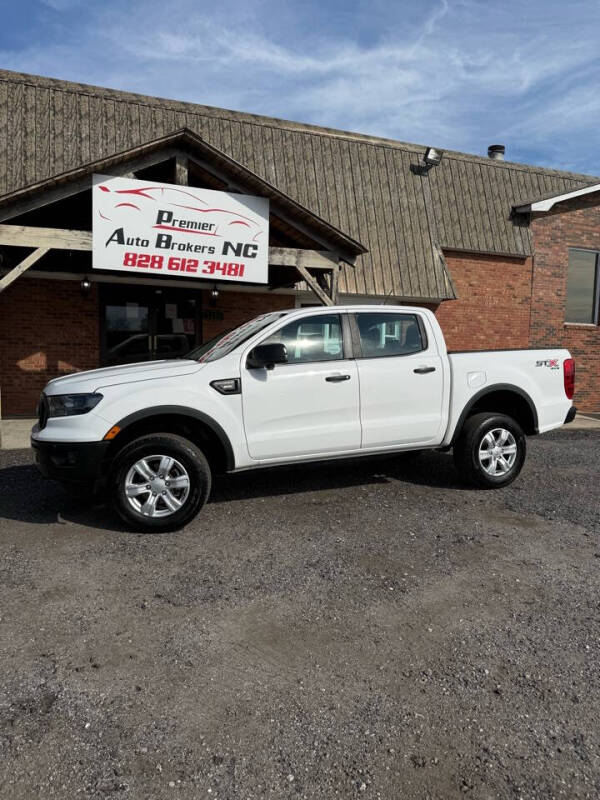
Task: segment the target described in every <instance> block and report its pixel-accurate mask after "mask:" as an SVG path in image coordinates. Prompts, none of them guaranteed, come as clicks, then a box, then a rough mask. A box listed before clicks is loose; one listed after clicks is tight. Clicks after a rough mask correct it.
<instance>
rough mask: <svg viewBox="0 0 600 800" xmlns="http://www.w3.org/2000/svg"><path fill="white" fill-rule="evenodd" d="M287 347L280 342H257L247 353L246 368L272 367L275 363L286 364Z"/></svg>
mask: <svg viewBox="0 0 600 800" xmlns="http://www.w3.org/2000/svg"><path fill="white" fill-rule="evenodd" d="M287 360H288V357H287V349H286V346H285V345H284V344H282V343H281V342H273V343H272V344H258V345H256V347H254V348H253V349H252V350H251V351H250V352H249V353H248V359H247V361H246V367H247V368H248V369H262V368H263V367H266V368H267V369H273V367H274V366H275V364H287Z"/></svg>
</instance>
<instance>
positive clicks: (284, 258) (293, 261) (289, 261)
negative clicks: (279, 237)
mask: <svg viewBox="0 0 600 800" xmlns="http://www.w3.org/2000/svg"><path fill="white" fill-rule="evenodd" d="M269 264H272V265H273V266H275V267H297V266H298V264H300V265H301V266H303V267H305V268H306V269H324V270H330V269H333V268H334V267H336V268H337V265H338V256H337V255H336V254H335V253H330V252H329V251H327V250H301V249H296V248H294V247H269Z"/></svg>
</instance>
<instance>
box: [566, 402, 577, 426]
mask: <svg viewBox="0 0 600 800" xmlns="http://www.w3.org/2000/svg"><path fill="white" fill-rule="evenodd" d="M575 414H577V408H576V407H575V406H571V408H570V409H569V410H568V411H567V416H566V417H565V423H564V424H565V425H568V424H569V422H573V420H574V419H575Z"/></svg>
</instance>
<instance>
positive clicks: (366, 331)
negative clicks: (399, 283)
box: [356, 313, 425, 358]
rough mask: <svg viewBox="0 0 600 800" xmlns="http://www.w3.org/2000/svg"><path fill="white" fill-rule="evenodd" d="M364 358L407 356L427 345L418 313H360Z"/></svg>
mask: <svg viewBox="0 0 600 800" xmlns="http://www.w3.org/2000/svg"><path fill="white" fill-rule="evenodd" d="M356 320H357V322H358V330H359V333H360V343H361V346H362V352H363V357H364V358H379V357H381V356H405V355H409V354H410V353H418V352H419V351H421V350H424V349H425V344H424V342H423V336H422V334H421V328H420V326H419V320H418V319H417V317H416V315H415V314H392V313H390V314H385V313H374V314H357V315H356Z"/></svg>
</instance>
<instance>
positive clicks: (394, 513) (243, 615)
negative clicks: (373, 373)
mask: <svg viewBox="0 0 600 800" xmlns="http://www.w3.org/2000/svg"><path fill="white" fill-rule="evenodd" d="M529 447H530V450H529V459H528V462H527V465H526V468H525V470H524V472H523V474H522V475H521V477H520V478H519V479H518V481H517V482H516V483H515V484H513V486H511V487H510V488H508V489H505V490H501V491H496V492H482V491H471V490H466V489H464V488H463V487H462V486H461V485H460V484H459V483H458V481H457V478H456V475H455V473H454V470H453V465H452V459H451V457H450V456H448V455H445V454H439V453H428V454H424V455H423V456H422V457H420V458H418V459H416V460H412V459H399V458H386V459H382V460H377V461H368V462H367V461H358V462H356V461H355V462H353V463H350V464H348V463H344V464H342V463H334V464H329V465H327V464H326V465H319V466H312V467H302V468H294V469H285V470H279V471H268V472H261V473H254V474H247V475H239V476H229V477H225V478H222V479H221V480H219V481H218V482H217V486H216V489H215V491H214V492H213V498H212V502H211V503H210V504H209V506H207V508H206V509H205V511H204V512H203V514H202V515H201V516H200V517H199V518H198V520H197V521H196V522H195V523H194V524H192V525H190V526H189V527H188V528H186V529H185V530H184V531H182V532H180V533H176V534H161V535H151V536H148V535H146V536H143V535H139V534H132V533H128V532H126V531H124V530H123V528H122V526H121V525H120V523H119V522H118V520H117V519H116V518H115V516H113V514H112V513H111V512H110V511H109V510H108V509H106V508H104V507H102V506H95V507H87V506H86V505H85V504H84V503H78V502H77V501H76V500H73V499H71V498H69V497H68V496H67V495H66V494H64V493H63V491H62V490H61V489H60V488H59V487H58V486H57V485H54V484H52V483H50V482H45V481H43V480H42V479H41V478H39V477H38V476H37V474H36V472H35V469H34V468H33V467H32V466H31V457H30V454H29V452H28V451H15V452H5V453H0V547H1V551H2V552H1V559H0V617H1V621H0V648H1V651H0V796H1V797H2V798H10V799H11V800H18V799H19V798H24V799H25V798H26V800H32V799H33V798H44V800H46V798H52V797H59V798H69V800H71V799H72V798H76V797H83V798H113V797H114V798H121V797H123V798H140V800H148V799H149V798H163V797H164V798H194V800H195V799H196V798H227V799H231V800H237V798H240V800H241V799H242V798H243V800H252V799H253V798H263V797H271V798H319V800H327V799H328V798H334V797H335V798H352V797H354V796H364V797H366V798H368V797H372V798H385V800H407V799H410V798H419V799H421V798H439V799H440V800H449V799H450V798H455V797H470V798H523V799H524V800H525V799H527V798H543V799H544V800H548V798H569V799H571V798H598V797H599V796H600V691H599V688H600V687H599V679H600V660H599V646H600V593H599V591H598V590H599V585H600V581H599V577H598V576H599V570H600V543H599V535H600V509H599V502H598V501H599V495H600V492H599V489H598V476H599V472H600V469H599V468H600V455H599V450H600V432H568V431H561V432H558V433H556V434H551V435H546V436H545V437H541V438H539V439H534V440H530V443H529Z"/></svg>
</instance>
